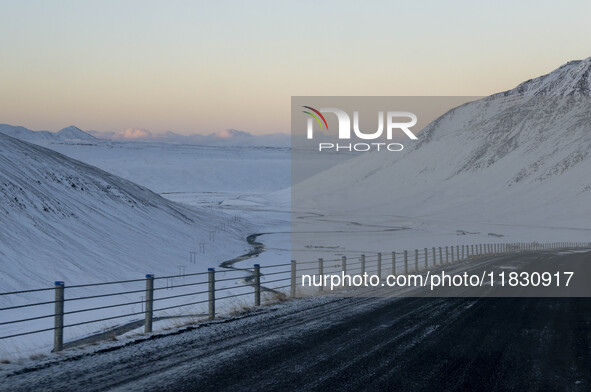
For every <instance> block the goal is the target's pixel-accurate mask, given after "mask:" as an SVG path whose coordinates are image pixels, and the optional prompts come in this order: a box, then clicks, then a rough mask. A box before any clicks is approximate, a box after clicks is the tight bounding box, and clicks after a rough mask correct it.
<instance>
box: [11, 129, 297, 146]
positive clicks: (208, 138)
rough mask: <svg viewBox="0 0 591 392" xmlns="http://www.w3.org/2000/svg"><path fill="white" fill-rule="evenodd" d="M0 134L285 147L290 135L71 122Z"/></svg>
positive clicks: (31, 139) (45, 139)
mask: <svg viewBox="0 0 591 392" xmlns="http://www.w3.org/2000/svg"><path fill="white" fill-rule="evenodd" d="M0 133H4V134H6V135H8V136H11V137H14V138H17V139H20V140H25V141H29V142H34V143H38V142H66V141H87V142H89V141H99V140H115V141H140V142H160V143H175V144H201V145H216V146H224V145H231V146H264V147H289V145H290V135H288V134H285V133H274V134H267V135H252V134H251V133H249V132H245V131H239V130H237V129H227V130H223V131H218V132H213V133H210V134H208V135H199V134H192V135H181V134H178V133H175V132H172V131H167V132H164V133H152V132H150V131H148V130H146V129H141V128H128V129H126V130H124V131H120V132H104V131H83V130H81V129H80V128H78V127H76V126H74V125H70V126H69V127H66V128H64V129H62V130H60V131H59V132H55V133H54V132H49V131H32V130H30V129H27V128H25V127H22V126H15V125H9V124H0Z"/></svg>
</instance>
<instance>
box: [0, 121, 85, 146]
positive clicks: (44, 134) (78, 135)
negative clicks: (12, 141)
mask: <svg viewBox="0 0 591 392" xmlns="http://www.w3.org/2000/svg"><path fill="white" fill-rule="evenodd" d="M0 133H4V134H5V135H8V136H12V137H14V138H17V139H20V140H26V141H31V142H47V141H67V140H96V138H95V137H94V136H92V135H90V134H88V133H86V132H84V131H83V130H81V129H80V128H78V127H75V126H74V125H70V126H69V127H66V128H64V129H62V130H60V131H58V132H55V133H53V132H49V131H31V130H30V129H27V128H25V127H21V126H15V125H8V124H0Z"/></svg>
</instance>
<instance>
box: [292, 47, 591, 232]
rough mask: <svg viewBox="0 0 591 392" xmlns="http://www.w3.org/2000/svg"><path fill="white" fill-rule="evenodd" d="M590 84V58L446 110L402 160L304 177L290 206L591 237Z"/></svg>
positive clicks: (358, 161) (368, 160)
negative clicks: (590, 233) (575, 231)
mask: <svg viewBox="0 0 591 392" xmlns="http://www.w3.org/2000/svg"><path fill="white" fill-rule="evenodd" d="M589 86H591V58H588V59H586V60H582V61H571V62H569V63H568V64H566V65H564V66H562V67H560V68H558V69H557V70H555V71H553V72H551V73H549V74H548V75H544V76H541V77H539V78H536V79H532V80H529V81H527V82H525V83H522V84H521V85H519V86H518V87H516V88H515V89H513V90H509V91H506V92H503V93H499V94H495V95H493V96H490V97H487V98H484V99H481V100H478V101H474V102H470V103H467V104H464V105H462V106H460V107H457V108H455V109H452V110H450V111H449V112H447V113H445V114H444V115H443V116H441V117H439V118H438V119H437V120H435V121H433V122H432V123H431V124H429V125H428V126H427V127H425V129H424V130H423V131H421V132H420V133H419V134H418V138H419V140H418V141H417V142H415V143H410V142H409V143H406V144H405V150H404V151H403V152H401V153H388V152H376V153H365V154H362V155H361V156H360V157H358V158H355V159H351V160H349V161H347V162H345V163H343V164H341V165H338V166H335V167H333V168H331V169H330V170H328V171H326V172H324V173H321V174H319V175H317V176H316V177H313V178H310V179H309V180H307V181H305V182H304V183H302V184H300V186H296V187H295V188H294V189H293V193H292V203H293V205H294V207H295V208H298V206H308V208H311V207H312V206H314V207H315V208H317V209H318V210H319V211H325V212H330V211H333V212H339V213H347V214H349V215H351V216H353V218H352V219H351V220H355V219H359V220H361V219H365V218H367V219H368V220H371V219H374V218H376V219H382V220H385V221H390V222H395V221H396V220H397V219H398V218H399V217H413V218H417V219H418V218H420V219H427V218H428V219H434V220H441V221H446V222H452V223H450V224H449V225H455V227H457V228H461V223H462V222H485V223H494V224H500V225H501V224H502V225H534V226H546V227H549V226H553V227H558V226H560V227H574V228H579V229H591V225H590V224H589V222H590V220H589V218H590V215H591V207H590V206H591V176H589V173H591V155H590V151H591V99H590V98H589ZM458 226H460V227H458ZM450 227H451V226H450ZM585 232H586V231H585Z"/></svg>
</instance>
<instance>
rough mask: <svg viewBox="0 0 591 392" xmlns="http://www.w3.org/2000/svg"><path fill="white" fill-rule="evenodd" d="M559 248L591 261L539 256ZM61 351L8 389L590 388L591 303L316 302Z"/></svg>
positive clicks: (0, 382)
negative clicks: (124, 341) (144, 337)
mask: <svg viewBox="0 0 591 392" xmlns="http://www.w3.org/2000/svg"><path fill="white" fill-rule="evenodd" d="M550 256H551V257H553V258H559V259H560V260H562V261H564V262H569V261H572V260H575V259H576V260H575V261H577V262H578V263H582V262H585V260H589V262H590V263H591V258H590V254H589V253H572V254H560V255H556V254H552V255H550V254H549V253H544V252H541V253H539V254H537V256H536V257H538V260H545V259H548V257H550ZM511 257H514V258H515V260H516V261H518V262H522V260H523V257H522V256H520V255H514V256H511ZM510 261H511V260H510V259H508V258H505V259H504V260H501V261H499V260H498V259H495V260H492V259H491V260H490V262H481V265H480V266H479V268H489V269H490V268H492V267H491V266H493V265H495V266H496V267H498V268H500V267H502V266H506V265H507V263H509V262H510ZM567 265H568V263H567ZM58 358H59V357H57V356H56V357H50V359H46V360H44V361H41V362H39V363H37V364H28V365H27V366H25V367H22V368H16V369H11V370H10V371H9V372H4V373H3V376H1V377H0V389H1V390H6V391H33V390H35V391H37V390H38V391H46V390H61V391H103V390H147V391H175V390H178V391H200V392H202V391H366V390H370V391H374V392H375V391H589V390H591V299H588V298H435V297H427V298H311V299H303V300H296V301H289V302H287V303H284V304H280V305H277V306H270V307H266V308H263V309H260V310H258V311H256V312H252V313H249V314H245V315H243V316H240V317H237V318H235V319H231V320H219V321H215V322H212V323H205V324H202V325H200V326H198V327H193V328H189V329H188V330H187V331H183V332H179V333H176V334H174V335H170V336H164V337H153V338H150V339H147V340H145V341H142V342H134V343H129V344H127V345H124V346H122V347H116V348H115V347H112V348H108V349H103V350H99V351H98V352H90V351H83V352H82V353H81V354H66V357H64V358H63V359H58Z"/></svg>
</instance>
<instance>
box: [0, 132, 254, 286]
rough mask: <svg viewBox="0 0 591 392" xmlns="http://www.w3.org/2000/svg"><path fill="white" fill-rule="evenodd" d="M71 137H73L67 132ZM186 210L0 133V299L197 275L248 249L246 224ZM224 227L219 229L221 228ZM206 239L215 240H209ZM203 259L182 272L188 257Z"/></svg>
mask: <svg viewBox="0 0 591 392" xmlns="http://www.w3.org/2000/svg"><path fill="white" fill-rule="evenodd" d="M74 131H75V132H76V130H74ZM230 221H231V219H230V218H229V217H227V216H226V215H224V214H221V213H216V212H213V211H210V210H203V209H199V210H197V209H192V208H189V207H186V206H184V205H180V204H177V203H174V202H172V201H169V200H166V199H164V198H162V197H161V196H159V195H157V194H155V193H153V192H152V191H150V190H148V189H146V188H143V187H141V186H139V185H136V184H134V183H132V182H130V181H127V180H124V179H122V178H120V177H117V176H115V175H112V174H109V173H107V172H104V171H102V170H100V169H97V168H95V167H93V166H89V165H87V164H84V163H82V162H79V161H76V160H73V159H71V158H68V157H66V156H64V155H61V154H59V153H57V152H54V151H52V150H48V149H46V148H43V147H40V146H36V145H33V144H29V143H26V142H23V141H20V140H17V139H14V138H11V137H9V136H7V135H4V134H2V133H0V269H1V270H2V282H3V285H4V288H3V290H4V291H13V290H21V289H26V288H31V287H44V286H48V285H50V284H51V282H53V281H54V280H60V279H63V280H66V281H67V282H72V283H74V282H96V281H107V280H120V279H131V278H141V277H142V276H143V274H145V273H155V274H157V275H160V276H162V275H171V274H176V273H178V268H177V267H178V265H180V264H183V265H187V267H186V272H187V273H189V272H202V271H204V270H205V269H206V267H209V266H215V265H217V264H218V263H219V262H220V261H222V260H224V259H225V258H226V257H228V258H229V257H232V256H235V255H236V254H240V253H241V252H243V251H245V250H247V249H249V247H248V245H247V244H246V242H245V241H244V236H245V235H246V233H247V230H246V228H245V225H246V223H240V222H230ZM222 224H224V230H223V231H220V230H219V227H218V226H221V225H222ZM210 231H218V233H217V234H216V237H215V241H209V239H210V238H209V233H210ZM198 242H207V253H206V254H200V255H199V259H198V263H197V264H188V262H187V261H188V258H189V251H190V250H191V248H194V247H196V246H197V243H198Z"/></svg>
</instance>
